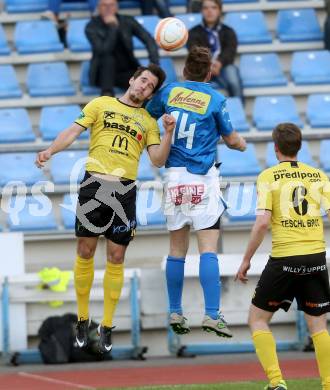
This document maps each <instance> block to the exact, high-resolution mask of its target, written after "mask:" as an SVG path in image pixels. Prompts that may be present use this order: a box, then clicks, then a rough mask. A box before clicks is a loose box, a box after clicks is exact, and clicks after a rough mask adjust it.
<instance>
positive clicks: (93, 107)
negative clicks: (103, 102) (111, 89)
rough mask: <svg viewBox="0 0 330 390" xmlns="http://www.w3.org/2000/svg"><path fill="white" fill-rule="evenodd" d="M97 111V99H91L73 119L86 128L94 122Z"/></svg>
mask: <svg viewBox="0 0 330 390" xmlns="http://www.w3.org/2000/svg"><path fill="white" fill-rule="evenodd" d="M97 112H98V104H97V99H93V100H91V101H90V102H89V103H88V104H86V106H85V107H84V108H83V109H82V111H81V113H80V115H79V117H78V118H77V119H76V120H75V123H77V124H78V125H80V126H82V127H85V128H86V129H88V128H89V127H91V125H92V124H93V123H95V122H96V119H97Z"/></svg>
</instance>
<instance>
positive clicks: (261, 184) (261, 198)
mask: <svg viewBox="0 0 330 390" xmlns="http://www.w3.org/2000/svg"><path fill="white" fill-rule="evenodd" d="M272 202H273V201H272V190H271V184H270V182H269V180H268V179H267V175H266V173H265V172H262V173H261V174H260V175H259V176H258V180H257V210H269V211H272V209H273V205H272Z"/></svg>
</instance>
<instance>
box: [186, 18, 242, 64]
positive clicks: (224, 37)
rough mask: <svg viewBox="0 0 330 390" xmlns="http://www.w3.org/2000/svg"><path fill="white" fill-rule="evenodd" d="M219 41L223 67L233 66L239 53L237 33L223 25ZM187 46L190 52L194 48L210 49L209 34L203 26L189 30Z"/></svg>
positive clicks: (220, 58)
mask: <svg viewBox="0 0 330 390" xmlns="http://www.w3.org/2000/svg"><path fill="white" fill-rule="evenodd" d="M219 40H220V44H221V52H220V54H219V56H218V60H219V61H220V62H221V64H222V66H226V65H230V64H233V63H234V60H235V56H236V53H237V36H236V33H235V31H234V30H233V29H232V28H231V27H229V26H226V25H225V24H222V25H221V29H220V31H219ZM187 46H188V50H189V49H191V48H192V47H193V46H203V47H210V45H209V40H208V35H207V32H206V31H205V29H204V28H203V26H202V25H201V24H199V25H198V26H195V27H193V28H192V29H191V30H189V37H188V42H187Z"/></svg>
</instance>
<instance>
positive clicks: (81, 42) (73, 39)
mask: <svg viewBox="0 0 330 390" xmlns="http://www.w3.org/2000/svg"><path fill="white" fill-rule="evenodd" d="M88 22H89V19H71V20H69V25H68V32H67V35H66V40H67V43H68V48H69V49H70V50H71V51H74V52H81V51H91V45H90V43H89V40H88V39H87V37H86V34H85V27H86V24H87V23H88Z"/></svg>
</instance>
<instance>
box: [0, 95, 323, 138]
mask: <svg viewBox="0 0 330 390" xmlns="http://www.w3.org/2000/svg"><path fill="white" fill-rule="evenodd" d="M227 107H228V111H229V114H230V118H231V121H232V124H233V127H234V128H235V129H236V130H237V131H240V132H245V131H249V130H250V124H249V122H248V121H247V119H246V114H245V111H244V108H243V105H242V102H241V100H240V99H239V98H237V97H234V98H228V99H227ZM79 114H80V107H79V106H78V105H77V104H71V105H70V104H69V105H63V106H62V105H61V106H46V107H42V109H41V112H40V120H39V125H38V132H39V133H40V135H41V139H42V140H43V141H52V140H54V139H55V138H56V136H57V135H58V134H59V132H60V131H62V130H63V129H65V128H66V127H68V126H69V125H70V124H71V123H72V122H73V121H74V120H75V119H76V118H78V116H79ZM306 118H307V121H308V123H309V124H310V126H311V127H312V128H330V95H329V94H312V95H310V96H309V97H308V99H307V109H306ZM252 120H253V124H254V125H255V126H256V128H257V129H258V130H259V131H269V130H272V129H273V128H274V127H275V126H276V125H277V123H279V122H293V123H295V124H296V125H297V126H299V127H303V126H304V123H303V122H302V120H301V118H300V116H299V114H298V110H297V106H296V103H295V100H294V98H293V97H292V96H290V95H288V96H259V97H257V98H256V99H255V102H254V106H253V115H252ZM0 123H1V128H0V143H20V142H35V141H36V135H35V133H34V132H33V130H32V124H31V120H30V117H29V114H28V111H27V110H26V109H25V108H3V109H0ZM159 124H160V130H161V134H162V133H163V127H162V125H161V121H159ZM88 138H89V131H85V132H83V133H82V134H81V136H80V137H79V139H80V140H84V139H88Z"/></svg>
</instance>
